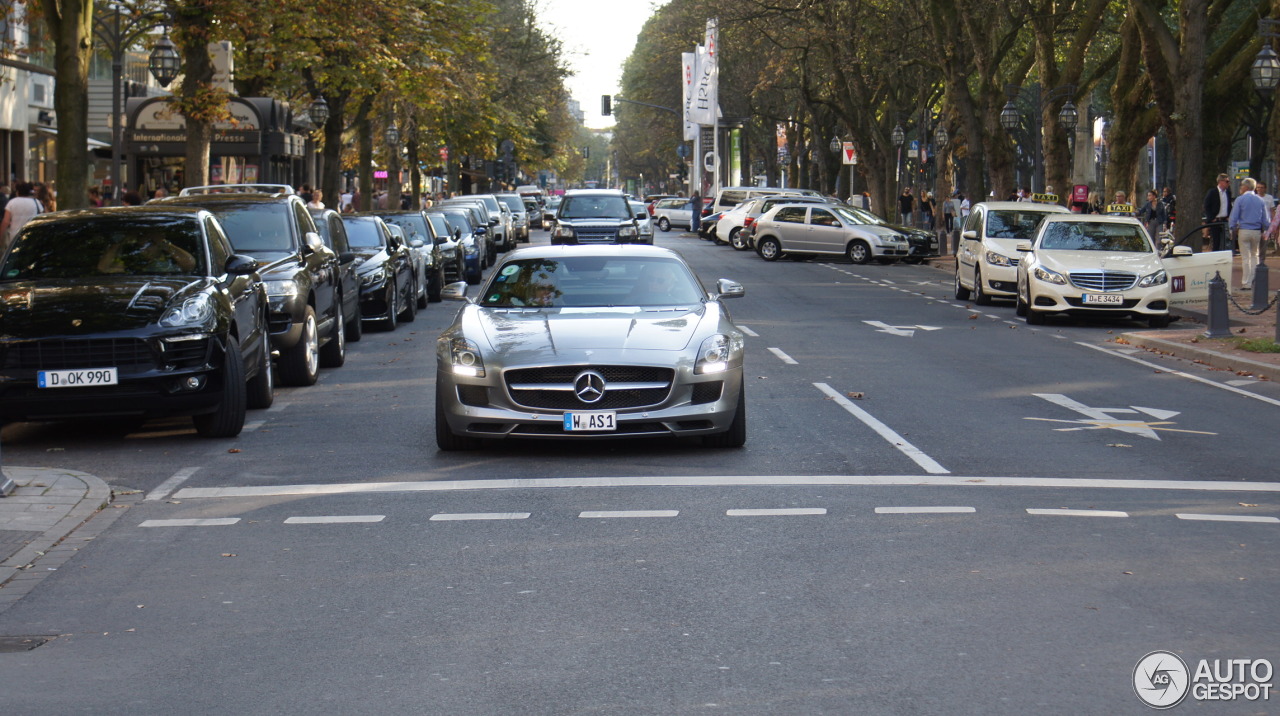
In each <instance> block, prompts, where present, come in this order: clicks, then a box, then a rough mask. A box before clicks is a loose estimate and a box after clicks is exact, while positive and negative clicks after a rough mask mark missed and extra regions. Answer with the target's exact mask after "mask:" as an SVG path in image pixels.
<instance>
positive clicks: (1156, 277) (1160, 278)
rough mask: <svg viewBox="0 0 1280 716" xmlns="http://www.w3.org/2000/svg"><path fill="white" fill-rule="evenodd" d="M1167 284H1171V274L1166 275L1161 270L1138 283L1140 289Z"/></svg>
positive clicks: (1144, 277)
mask: <svg viewBox="0 0 1280 716" xmlns="http://www.w3.org/2000/svg"><path fill="white" fill-rule="evenodd" d="M1166 283H1169V274H1167V273H1165V271H1164V269H1160V270H1159V271H1156V272H1155V273H1153V274H1151V275H1149V276H1143V277H1142V280H1141V281H1139V282H1138V287H1139V288H1151V287H1152V286H1162V285H1164V284H1166Z"/></svg>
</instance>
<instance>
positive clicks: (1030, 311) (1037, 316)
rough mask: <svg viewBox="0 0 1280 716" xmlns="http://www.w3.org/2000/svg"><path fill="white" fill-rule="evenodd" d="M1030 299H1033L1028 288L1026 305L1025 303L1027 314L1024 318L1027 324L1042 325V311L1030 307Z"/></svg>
mask: <svg viewBox="0 0 1280 716" xmlns="http://www.w3.org/2000/svg"><path fill="white" fill-rule="evenodd" d="M1032 300H1033V299H1032V298H1031V293H1030V290H1028V292H1027V305H1026V309H1027V316H1026V318H1027V324H1028V325H1031V326H1043V325H1044V314H1043V313H1041V312H1039V311H1037V310H1036V309H1034V308H1032V307H1031V301H1032Z"/></svg>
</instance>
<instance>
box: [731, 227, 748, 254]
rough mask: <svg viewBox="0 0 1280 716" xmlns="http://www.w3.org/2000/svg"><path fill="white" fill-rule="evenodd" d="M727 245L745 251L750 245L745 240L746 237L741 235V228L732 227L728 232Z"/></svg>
mask: <svg viewBox="0 0 1280 716" xmlns="http://www.w3.org/2000/svg"><path fill="white" fill-rule="evenodd" d="M729 245H730V246H732V247H733V248H734V249H736V250H738V251H746V250H747V249H749V248H751V245H750V244H748V243H747V242H746V238H745V237H744V236H743V235H742V229H734V230H733V231H730V232H729Z"/></svg>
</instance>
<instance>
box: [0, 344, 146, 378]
mask: <svg viewBox="0 0 1280 716" xmlns="http://www.w3.org/2000/svg"><path fill="white" fill-rule="evenodd" d="M2 350H3V351H4V359H3V360H4V367H5V368H6V369H19V370H64V369H75V368H119V369H121V370H130V369H134V370H147V369H150V368H154V367H155V358H154V354H153V353H152V352H151V346H149V345H148V344H147V342H146V341H144V340H141V339H138V338H87V339H82V340H47V341H21V342H11V343H7V344H5V345H4V347H3V349H2Z"/></svg>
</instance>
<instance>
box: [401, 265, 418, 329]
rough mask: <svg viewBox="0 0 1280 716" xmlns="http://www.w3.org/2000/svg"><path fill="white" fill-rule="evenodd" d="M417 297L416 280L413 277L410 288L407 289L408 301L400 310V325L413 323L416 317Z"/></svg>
mask: <svg viewBox="0 0 1280 716" xmlns="http://www.w3.org/2000/svg"><path fill="white" fill-rule="evenodd" d="M417 296H418V279H417V277H416V276H415V277H414V279H413V284H412V287H411V288H410V289H409V299H408V300H407V301H405V302H404V307H403V308H401V309H400V322H401V323H413V321H414V319H415V318H417V317H418V307H417V306H418V303H417Z"/></svg>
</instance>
